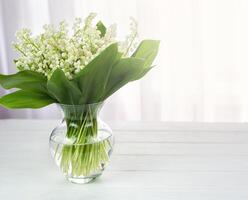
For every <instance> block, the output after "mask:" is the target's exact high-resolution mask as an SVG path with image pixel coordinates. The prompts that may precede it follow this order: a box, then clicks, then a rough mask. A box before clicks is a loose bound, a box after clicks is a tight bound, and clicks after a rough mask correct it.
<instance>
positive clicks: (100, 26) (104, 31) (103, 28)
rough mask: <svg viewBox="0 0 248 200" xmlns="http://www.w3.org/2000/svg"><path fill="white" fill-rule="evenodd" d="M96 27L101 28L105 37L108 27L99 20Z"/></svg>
mask: <svg viewBox="0 0 248 200" xmlns="http://www.w3.org/2000/svg"><path fill="white" fill-rule="evenodd" d="M96 27H97V30H99V31H100V32H101V35H100V36H101V37H103V36H104V35H105V33H106V27H105V26H104V24H103V23H102V22H101V21H99V22H98V23H97V24H96Z"/></svg>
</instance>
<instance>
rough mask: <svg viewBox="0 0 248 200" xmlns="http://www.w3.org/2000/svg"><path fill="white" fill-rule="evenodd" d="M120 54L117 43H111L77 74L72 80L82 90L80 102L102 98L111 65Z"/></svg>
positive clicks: (89, 101) (91, 101)
mask: <svg viewBox="0 0 248 200" xmlns="http://www.w3.org/2000/svg"><path fill="white" fill-rule="evenodd" d="M120 56H121V54H120V53H118V48H117V43H114V44H111V45H110V46H108V47H107V48H106V49H105V50H103V52H101V53H100V54H99V55H98V56H97V57H96V58H95V59H93V60H92V61H91V62H90V63H89V64H88V65H87V66H86V67H85V68H84V69H83V70H82V71H81V72H79V73H78V74H77V76H76V77H75V79H74V81H75V82H76V83H77V84H78V86H79V88H80V90H81V92H82V99H81V100H80V103H81V104H85V103H94V102H98V101H100V100H101V99H102V95H103V94H105V88H106V84H107V81H108V79H109V75H110V72H111V71H112V67H113V65H114V64H115V63H116V62H117V60H119V59H120Z"/></svg>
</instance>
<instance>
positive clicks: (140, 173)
mask: <svg viewBox="0 0 248 200" xmlns="http://www.w3.org/2000/svg"><path fill="white" fill-rule="evenodd" d="M56 124H57V121H53V120H50V121H47V120H46V121H40V120H0V199H1V200H2V199H3V200H11V199H18V200H22V199H24V200H29V199H30V200H47V199H48V200H53V199H54V200H55V199H56V200H57V199H59V200H64V199H70V200H74V199H78V200H83V199H86V200H89V199H94V200H98V199H99V200H127V199H129V200H133V199H134V200H157V199H159V200H247V199H248V125H247V124H190V123H156V124H155V123H146V124H141V123H119V124H118V123H115V124H113V125H112V127H113V129H114V132H115V135H116V145H115V149H114V154H113V156H112V161H111V164H110V166H109V167H108V168H107V170H106V171H105V173H104V174H103V176H101V177H100V178H99V179H98V180H96V181H95V182H93V183H91V184H86V185H76V184H72V183H69V182H67V181H66V180H65V179H64V177H63V175H62V174H61V173H60V171H59V169H58V168H57V166H56V165H55V164H54V162H53V160H52V158H51V156H50V152H49V148H48V138H49V135H50V132H51V130H52V129H53V127H54V126H55V125H56Z"/></svg>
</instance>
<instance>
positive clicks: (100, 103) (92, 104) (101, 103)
mask: <svg viewBox="0 0 248 200" xmlns="http://www.w3.org/2000/svg"><path fill="white" fill-rule="evenodd" d="M56 104H57V105H58V106H61V107H88V106H90V107H92V106H99V105H103V104H104V101H99V102H96V103H86V104H80V105H78V104H63V103H56Z"/></svg>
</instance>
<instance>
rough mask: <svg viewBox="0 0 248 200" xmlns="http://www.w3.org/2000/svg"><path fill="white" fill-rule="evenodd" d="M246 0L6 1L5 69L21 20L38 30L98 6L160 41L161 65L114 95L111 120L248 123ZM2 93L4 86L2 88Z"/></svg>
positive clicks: (48, 113)
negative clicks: (130, 22)
mask: <svg viewBox="0 0 248 200" xmlns="http://www.w3.org/2000/svg"><path fill="white" fill-rule="evenodd" d="M247 10H248V2H247V1H246V0H239V1H236V0H208V1H205V0H174V1H170V0H154V1H152V0H126V1H116V0H36V1H33V0H2V1H0V11H1V12H0V64H1V66H0V72H1V73H13V72H15V67H14V65H13V63H12V60H13V58H14V57H15V56H16V54H15V52H14V51H13V50H12V48H11V42H12V41H13V40H14V33H15V31H16V30H17V29H19V28H21V27H30V28H32V30H33V31H34V33H38V32H40V30H41V28H42V25H43V24H44V23H55V24H56V23H58V22H59V21H61V20H64V19H65V20H67V21H69V22H72V20H73V18H75V17H85V16H87V15H88V14H89V13H90V12H97V13H98V16H99V18H101V19H102V20H103V21H104V22H106V24H107V25H110V24H111V23H113V22H116V23H117V24H118V33H119V35H118V37H119V38H123V37H124V36H125V35H126V34H127V33H128V25H129V17H130V16H133V17H135V18H136V19H137V20H138V22H139V33H140V38H154V39H159V40H160V41H161V47H160V51H159V55H158V57H157V58H156V60H155V64H156V67H155V68H154V69H152V70H151V72H150V73H149V74H148V75H147V76H146V77H145V78H144V79H143V80H141V81H138V82H133V83H130V84H128V85H127V86H125V87H124V88H123V89H121V90H120V91H119V92H118V93H116V94H114V95H113V96H112V97H111V98H110V99H109V100H108V101H107V102H106V104H105V107H104V109H103V112H102V115H104V118H105V119H107V120H142V121H160V120H162V121H193V122H197V121H207V122H220V121H222V122H223V121H225V122H244V121H247V120H248V95H247V82H248V81H247V80H248V79H247V77H246V74H247V72H248V69H247V66H248V57H247V54H248V39H247V33H248V23H247V20H246V19H247V17H248V12H247ZM0 93H1V94H3V90H0ZM58 116H59V112H58V111H57V109H56V106H54V105H53V106H49V107H47V108H44V109H41V110H39V111H33V110H22V111H7V110H3V109H2V108H1V110H0V117H1V118H6V117H13V118H14V117H18V118H19V117H23V118H27V117H28V118H56V117H58Z"/></svg>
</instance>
